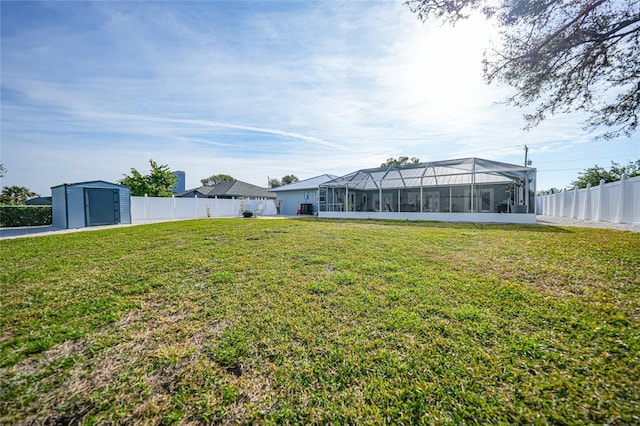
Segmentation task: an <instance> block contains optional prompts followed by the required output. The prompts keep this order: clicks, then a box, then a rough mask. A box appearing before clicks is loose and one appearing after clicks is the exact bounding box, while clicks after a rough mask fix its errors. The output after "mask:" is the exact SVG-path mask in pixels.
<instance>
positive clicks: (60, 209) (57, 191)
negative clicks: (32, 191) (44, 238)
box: [51, 186, 67, 229]
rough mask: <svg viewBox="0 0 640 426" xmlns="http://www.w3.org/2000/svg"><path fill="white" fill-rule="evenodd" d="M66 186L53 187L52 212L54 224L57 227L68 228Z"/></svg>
mask: <svg viewBox="0 0 640 426" xmlns="http://www.w3.org/2000/svg"><path fill="white" fill-rule="evenodd" d="M64 189H65V187H64V186H57V187H55V188H51V208H52V211H51V214H52V216H53V217H52V218H53V226H54V227H56V228H63V229H64V228H67V199H66V194H65V190H64Z"/></svg>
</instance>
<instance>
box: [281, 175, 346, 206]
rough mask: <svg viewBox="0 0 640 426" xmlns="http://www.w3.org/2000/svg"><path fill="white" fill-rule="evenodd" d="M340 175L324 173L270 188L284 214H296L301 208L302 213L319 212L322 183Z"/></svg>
mask: <svg viewBox="0 0 640 426" xmlns="http://www.w3.org/2000/svg"><path fill="white" fill-rule="evenodd" d="M337 177H338V176H335V175H329V174H324V175H320V176H316V177H312V178H309V179H305V180H301V181H299V182H295V183H291V184H288V185H282V186H278V187H276V188H271V189H269V192H272V193H275V194H276V205H277V206H279V213H280V214H283V215H295V214H297V213H298V210H300V213H301V214H317V213H318V211H319V202H320V199H319V195H320V194H319V191H318V187H319V186H320V184H323V183H326V182H329V181H330V180H333V179H335V178H337Z"/></svg>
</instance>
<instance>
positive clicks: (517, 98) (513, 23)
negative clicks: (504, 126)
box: [405, 0, 640, 138]
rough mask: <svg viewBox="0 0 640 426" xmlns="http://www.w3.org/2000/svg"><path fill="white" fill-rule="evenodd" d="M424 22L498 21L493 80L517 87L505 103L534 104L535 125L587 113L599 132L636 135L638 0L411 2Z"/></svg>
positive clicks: (490, 59) (488, 76)
mask: <svg viewBox="0 0 640 426" xmlns="http://www.w3.org/2000/svg"><path fill="white" fill-rule="evenodd" d="M405 4H407V5H408V6H409V8H410V9H411V10H412V11H413V12H415V13H416V14H417V15H418V18H419V19H420V20H422V21H426V20H427V19H429V18H437V19H440V20H442V21H445V22H450V23H455V22H457V21H458V20H460V19H465V18H468V17H469V13H470V12H471V11H474V10H475V11H479V12H480V13H482V14H484V15H485V16H486V17H487V18H494V20H495V22H496V23H497V26H498V28H499V30H500V39H501V43H500V46H501V47H500V48H499V49H492V50H490V51H486V52H485V57H484V60H483V68H484V77H485V80H486V81H487V82H488V83H491V82H493V81H501V82H505V83H507V84H509V85H511V86H512V87H514V88H515V89H516V92H515V94H514V95H513V96H511V97H509V98H507V100H506V103H507V104H509V105H513V106H517V107H527V106H532V107H534V111H533V112H532V113H529V114H525V115H524V118H525V120H526V122H527V128H532V127H535V126H536V125H538V124H539V123H540V122H542V121H544V120H545V119H547V118H548V116H549V115H554V114H557V113H568V112H572V111H582V112H585V113H586V114H587V115H588V118H587V120H586V123H585V128H587V129H589V130H596V129H598V128H603V131H604V132H603V133H602V134H601V135H600V137H603V138H613V137H617V136H620V135H626V136H631V134H632V133H634V132H635V130H636V129H637V127H638V117H639V113H640V43H639V38H640V2H638V1H637V0H617V1H607V0H548V1H525V0H522V1H519V0H518V1H516V0H510V1H493V0H406V1H405Z"/></svg>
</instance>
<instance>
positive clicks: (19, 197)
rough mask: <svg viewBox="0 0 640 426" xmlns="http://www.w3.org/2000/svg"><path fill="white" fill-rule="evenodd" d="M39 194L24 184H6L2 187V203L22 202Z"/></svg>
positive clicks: (0, 196)
mask: <svg viewBox="0 0 640 426" xmlns="http://www.w3.org/2000/svg"><path fill="white" fill-rule="evenodd" d="M37 196H38V194H36V193H35V192H31V191H30V190H29V189H28V188H25V187H24V186H5V187H4V188H2V193H0V204H11V205H17V204H22V203H23V202H25V201H27V200H28V199H29V198H32V197H37Z"/></svg>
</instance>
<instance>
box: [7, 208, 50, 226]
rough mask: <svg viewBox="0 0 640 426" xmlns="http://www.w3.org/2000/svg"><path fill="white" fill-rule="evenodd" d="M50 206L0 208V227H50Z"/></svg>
mask: <svg viewBox="0 0 640 426" xmlns="http://www.w3.org/2000/svg"><path fill="white" fill-rule="evenodd" d="M51 212H52V208H51V206H0V227H8V226H11V227H13V226H40V225H51V224H52V222H53V220H52V213H51Z"/></svg>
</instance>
